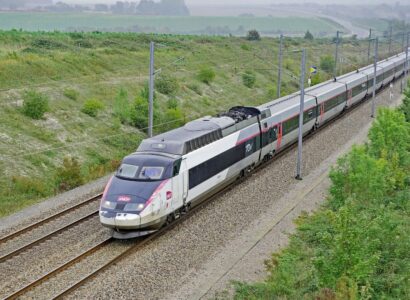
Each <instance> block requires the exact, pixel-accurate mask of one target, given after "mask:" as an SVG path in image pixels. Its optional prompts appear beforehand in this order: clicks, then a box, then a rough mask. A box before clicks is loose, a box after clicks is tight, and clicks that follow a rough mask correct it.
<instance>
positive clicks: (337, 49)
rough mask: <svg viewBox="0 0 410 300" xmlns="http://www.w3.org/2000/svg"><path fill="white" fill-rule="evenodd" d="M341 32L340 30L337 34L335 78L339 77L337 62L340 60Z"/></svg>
mask: <svg viewBox="0 0 410 300" xmlns="http://www.w3.org/2000/svg"><path fill="white" fill-rule="evenodd" d="M339 37H340V31H339V30H338V31H337V33H336V50H335V67H334V70H333V77H334V78H336V76H337V61H338V60H339V42H340V38H339Z"/></svg>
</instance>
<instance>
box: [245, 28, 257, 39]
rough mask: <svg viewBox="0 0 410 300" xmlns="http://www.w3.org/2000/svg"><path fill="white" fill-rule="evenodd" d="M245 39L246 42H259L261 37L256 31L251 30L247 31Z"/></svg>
mask: <svg viewBox="0 0 410 300" xmlns="http://www.w3.org/2000/svg"><path fill="white" fill-rule="evenodd" d="M246 39H247V40H248V41H260V39H261V36H260V34H259V32H258V31H257V30H255V29H253V30H249V31H248V34H247V36H246Z"/></svg>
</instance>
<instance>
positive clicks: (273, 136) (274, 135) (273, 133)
mask: <svg viewBox="0 0 410 300" xmlns="http://www.w3.org/2000/svg"><path fill="white" fill-rule="evenodd" d="M269 133H270V139H271V141H275V140H276V138H277V127H276V126H275V127H273V128H272V129H271V130H270V131H269Z"/></svg>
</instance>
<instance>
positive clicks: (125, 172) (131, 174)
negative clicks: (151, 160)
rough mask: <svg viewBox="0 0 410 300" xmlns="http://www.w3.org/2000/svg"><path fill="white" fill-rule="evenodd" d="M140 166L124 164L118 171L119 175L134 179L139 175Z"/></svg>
mask: <svg viewBox="0 0 410 300" xmlns="http://www.w3.org/2000/svg"><path fill="white" fill-rule="evenodd" d="M138 169H139V168H138V166H134V165H128V164H122V165H121V167H120V168H119V169H118V171H117V176H118V177H122V178H128V179H133V178H135V177H136V176H137V172H138Z"/></svg>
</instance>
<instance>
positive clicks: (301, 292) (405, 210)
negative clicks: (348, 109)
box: [235, 90, 410, 300]
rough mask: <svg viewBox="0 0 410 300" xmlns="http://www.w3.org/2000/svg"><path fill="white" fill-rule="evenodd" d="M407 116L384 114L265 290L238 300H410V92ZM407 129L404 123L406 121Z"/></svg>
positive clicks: (276, 262)
mask: <svg viewBox="0 0 410 300" xmlns="http://www.w3.org/2000/svg"><path fill="white" fill-rule="evenodd" d="M406 94H407V96H408V98H407V100H406V101H405V105H404V106H403V108H402V111H398V110H390V109H381V110H379V114H378V117H377V119H376V121H375V123H374V125H373V127H372V129H371V130H370V133H369V140H370V141H369V143H368V144H367V145H365V146H356V147H354V148H353V150H352V151H351V152H350V153H349V154H348V155H346V156H345V157H343V158H341V159H340V160H339V161H338V164H337V166H336V167H335V168H334V169H333V170H332V171H331V175H330V178H331V180H332V186H331V189H330V197H329V200H328V201H327V203H326V204H325V205H324V207H322V208H321V209H320V210H319V211H318V212H316V213H314V214H313V215H312V216H307V215H303V216H302V217H300V218H299V220H298V221H297V224H298V229H297V232H296V234H294V235H292V236H291V238H290V244H289V246H288V247H287V248H286V249H284V250H283V251H281V252H280V253H277V254H274V255H272V257H271V259H270V260H268V261H267V267H268V270H269V272H270V276H269V277H268V278H267V279H266V281H265V282H263V283H258V284H253V285H247V284H241V283H238V284H237V285H236V296H235V299H323V300H325V299H328V300H331V299H409V298H410V251H409V247H410V235H409V231H410V202H409V199H410V175H409V174H410V123H409V122H410V118H409V116H410V114H409V112H410V90H409V91H408V92H407V93H406ZM403 112H405V113H406V117H407V121H406V117H405V114H404V113H403Z"/></svg>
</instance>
